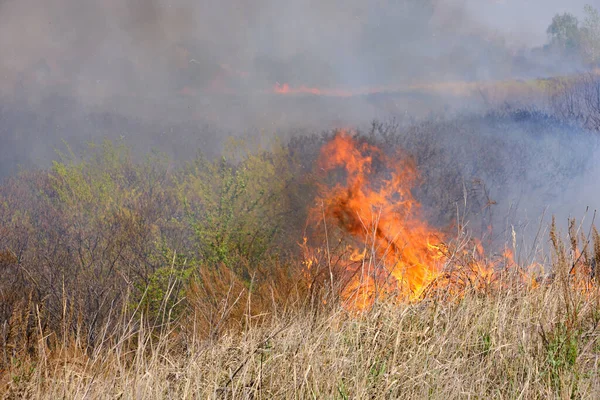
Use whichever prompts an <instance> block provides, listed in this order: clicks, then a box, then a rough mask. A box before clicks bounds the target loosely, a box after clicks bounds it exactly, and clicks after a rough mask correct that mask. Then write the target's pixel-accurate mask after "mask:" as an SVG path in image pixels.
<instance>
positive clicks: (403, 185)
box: [0, 132, 600, 398]
mask: <svg viewBox="0 0 600 400" xmlns="http://www.w3.org/2000/svg"><path fill="white" fill-rule="evenodd" d="M388 138H390V137H389V136H388ZM372 139H373V138H367V137H365V136H361V135H353V136H350V135H349V134H348V133H347V132H337V133H335V134H333V135H330V136H328V137H326V140H323V141H322V143H319V146H318V148H319V150H318V152H317V154H315V155H314V156H315V157H314V160H315V168H310V170H307V168H306V167H305V166H304V164H297V163H296V162H295V156H294V154H293V152H292V151H285V148H276V149H274V150H272V151H270V152H260V153H259V154H246V155H243V154H242V155H240V153H239V152H238V153H236V152H235V151H234V152H232V155H231V158H230V159H229V161H228V160H227V159H225V158H223V159H220V160H215V161H211V160H207V159H205V158H203V157H199V158H198V159H196V160H195V161H194V162H193V163H190V164H189V165H187V166H186V167H185V168H183V169H180V170H176V171H173V169H172V168H171V167H170V166H169V165H168V164H162V163H161V162H158V161H157V160H154V162H149V163H146V164H143V165H141V164H137V163H135V162H134V161H133V160H132V159H131V158H130V157H129V156H128V153H127V152H126V151H125V149H123V148H114V147H112V146H111V145H109V144H106V145H105V146H104V148H103V150H102V151H101V152H99V153H95V155H94V156H93V157H91V158H90V159H89V160H88V161H84V162H81V163H77V162H73V161H69V162H60V163H56V164H55V165H54V168H53V169H52V171H50V172H49V173H44V172H43V171H39V172H36V173H31V174H24V175H21V176H20V177H19V178H15V179H14V180H11V181H9V182H8V183H7V184H6V185H5V186H3V187H2V190H1V191H0V196H2V202H0V221H2V223H1V224H0V245H2V247H3V248H6V250H2V248H0V250H1V251H0V268H1V270H0V272H1V273H2V276H3V277H5V278H6V279H5V280H4V281H3V282H2V283H1V284H2V285H3V286H0V287H1V288H2V292H1V295H2V300H3V301H2V308H0V312H1V313H2V314H1V316H2V327H1V331H0V333H1V334H2V336H1V337H0V339H1V340H2V342H1V343H2V353H1V355H0V356H1V359H0V361H1V364H0V366H1V368H2V372H1V374H0V377H1V379H2V380H1V381H0V384H1V385H2V386H1V388H2V390H3V395H4V397H6V398H20V397H30V398H52V397H57V396H59V397H63V398H64V397H67V398H97V397H111V398H112V397H116V398H140V397H141V398H186V397H201V398H204V397H211V398H256V397H259V398H261V397H264V398H272V397H275V398H289V397H294V398H305V397H312V398H330V397H336V398H338V397H339V398H364V397H375V398H415V397H419V398H420V397H429V398H441V397H446V398H448V397H450V398H462V397H465V396H471V395H472V396H479V397H501V398H504V397H511V398H513V397H523V398H539V397H552V396H554V397H561V398H562V397H576V398H579V397H589V398H594V397H597V395H598V394H600V385H599V384H598V379H597V376H598V365H597V352H598V350H599V349H600V347H599V346H600V343H598V332H597V328H598V324H599V323H600V292H599V286H598V285H597V282H596V281H597V277H598V274H597V271H596V266H597V265H598V262H600V261H599V260H600V236H599V235H598V233H597V232H596V231H595V229H591V230H590V232H589V233H588V234H584V233H583V232H582V229H580V228H578V227H577V225H576V223H575V222H574V221H572V220H571V221H570V222H569V226H568V232H567V234H568V239H567V240H563V239H562V234H561V233H560V232H559V230H558V228H557V225H556V223H553V224H552V227H551V230H550V244H551V251H550V253H549V254H547V255H546V256H547V257H544V254H540V256H542V257H541V258H540V260H538V261H537V262H534V260H527V261H526V262H522V261H519V260H517V261H515V259H514V257H513V253H514V250H515V249H516V247H517V245H516V240H515V238H514V236H513V241H512V243H510V244H508V243H507V244H505V245H504V246H500V247H498V246H496V247H494V246H495V244H494V243H492V242H491V241H490V242H489V243H484V240H482V239H481V238H476V237H474V236H473V235H472V234H471V232H470V230H469V229H467V223H466V222H465V221H464V220H463V219H458V218H457V219H456V220H454V221H453V223H452V224H450V225H449V226H442V227H440V226H436V225H435V224H434V223H432V222H430V221H429V220H428V218H427V217H426V213H425V212H424V210H423V206H422V205H421V203H420V202H419V200H418V198H417V196H416V195H415V193H414V192H415V188H417V187H418V185H420V184H421V183H422V179H421V177H420V170H419V167H418V162H417V159H416V158H413V157H411V156H409V155H408V154H407V153H406V152H404V151H402V150H399V147H395V148H394V149H385V147H384V146H382V145H376V144H375V143H373V140H372ZM392 139H393V138H392ZM288 150H289V149H288ZM390 150H393V151H390ZM444 189H445V188H442V190H444ZM34 194H35V196H34ZM490 204H491V203H490V202H488V204H486V205H485V207H488V206H489V205H490ZM485 232H487V230H485ZM303 236H304V240H300V243H301V246H300V247H299V248H298V246H296V245H295V243H296V242H298V241H299V239H301V238H302V237H303ZM290 238H292V239H293V240H290ZM548 272H551V274H549V273H548Z"/></svg>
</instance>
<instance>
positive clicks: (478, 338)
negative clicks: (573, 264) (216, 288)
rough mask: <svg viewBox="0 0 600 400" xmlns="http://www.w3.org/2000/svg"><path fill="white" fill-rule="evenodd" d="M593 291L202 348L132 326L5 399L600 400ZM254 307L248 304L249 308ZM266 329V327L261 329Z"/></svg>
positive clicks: (598, 299) (176, 335) (403, 308)
mask: <svg viewBox="0 0 600 400" xmlns="http://www.w3.org/2000/svg"><path fill="white" fill-rule="evenodd" d="M599 294H600V293H599V292H598V290H597V289H596V288H594V289H592V290H590V291H589V292H586V293H582V292H580V291H576V290H572V289H570V288H569V286H568V284H566V282H564V281H563V282H561V281H555V282H553V283H550V284H548V285H544V286H542V287H539V288H537V289H531V288H529V289H528V288H524V287H516V286H515V287H514V288H509V289H506V290H503V291H501V292H489V293H478V292H467V293H465V295H464V296H462V297H460V298H456V297H445V296H440V297H432V298H428V299H427V300H425V301H421V302H418V303H415V304H405V303H404V304H397V303H392V302H382V303H379V304H376V305H375V306H374V307H373V308H372V309H371V310H369V311H368V312H364V313H360V314H355V313H352V312H348V311H346V310H345V309H344V308H342V307H339V306H332V307H328V308H320V309H319V310H317V309H316V308H315V307H310V306H307V305H304V307H296V308H293V309H289V310H278V311H276V312H273V313H272V314H270V315H269V316H268V317H266V318H265V317H264V316H263V317H262V321H261V322H253V320H254V319H255V317H257V316H255V315H251V314H246V315H244V316H243V319H242V320H241V321H239V323H240V329H239V331H237V332H235V333H229V334H223V335H220V336H218V337H216V338H214V339H212V340H198V339H197V338H196V337H195V335H194V333H193V332H185V333H184V332H181V331H180V330H179V329H178V327H177V325H176V324H172V325H169V324H167V325H164V326H161V328H160V332H149V331H144V330H138V329H134V328H133V327H132V325H133V324H131V321H129V320H127V319H126V318H123V320H121V322H120V324H119V326H118V327H116V328H115V329H116V330H115V333H110V334H108V335H107V337H106V338H103V341H102V342H101V343H100V345H99V346H97V347H96V348H95V349H94V350H93V351H91V352H85V350H84V349H81V342H80V338H77V337H73V338H72V339H70V340H68V341H66V342H64V343H62V344H61V345H59V346H57V347H56V348H53V349H47V348H45V344H44V343H45V338H43V337H40V336H36V338H35V341H34V342H35V345H36V346H38V347H39V349H38V351H39V357H37V358H35V359H29V358H24V359H19V360H18V362H16V363H15V365H13V366H12V367H11V369H10V370H9V371H5V372H4V373H3V375H2V391H3V396H4V397H5V398H22V397H28V398H42V399H53V398H132V399H133V398H157V399H158V398H160V399H163V398H173V399H180V398H181V399H183V398H254V399H255V398H265V399H266V398H339V399H345V398H407V399H408V398H432V399H454V398H525V399H527V398H589V399H593V398H598V396H599V395H600V380H599V378H598V373H599V370H598V362H599V360H598V354H599V351H600V342H599V332H598V324H599V322H600V296H599ZM247 300H248V302H250V301H251V298H248V299H247ZM260 319H261V318H258V320H260Z"/></svg>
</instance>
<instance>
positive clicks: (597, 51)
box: [544, 4, 600, 67]
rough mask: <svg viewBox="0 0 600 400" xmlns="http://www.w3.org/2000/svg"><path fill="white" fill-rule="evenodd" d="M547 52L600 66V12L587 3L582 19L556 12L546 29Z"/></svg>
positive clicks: (591, 65) (545, 48)
mask: <svg viewBox="0 0 600 400" xmlns="http://www.w3.org/2000/svg"><path fill="white" fill-rule="evenodd" d="M546 33H547V34H548V43H547V44H546V45H545V46H544V50H545V51H547V52H552V53H558V54H560V55H562V56H565V57H578V58H580V59H581V60H582V61H583V62H584V63H585V64H586V65H588V66H590V67H599V66H600V12H599V11H598V9H597V8H595V7H593V6H591V5H589V4H588V5H586V6H585V7H584V17H583V20H582V21H580V20H579V19H578V18H577V17H576V16H574V15H573V14H570V13H563V14H556V15H555V16H554V18H553V19H552V23H551V24H550V25H549V26H548V29H547V30H546Z"/></svg>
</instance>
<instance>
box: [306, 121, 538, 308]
mask: <svg viewBox="0 0 600 400" xmlns="http://www.w3.org/2000/svg"><path fill="white" fill-rule="evenodd" d="M319 167H320V168H321V170H323V171H324V172H326V173H327V176H329V178H331V177H332V176H333V177H335V178H337V180H336V183H333V184H329V185H328V184H323V185H322V187H321V190H320V195H319V199H318V200H319V201H318V202H317V204H318V205H317V206H315V208H314V209H313V210H312V213H311V215H312V216H311V218H312V220H313V221H315V222H316V221H325V223H326V224H327V223H328V221H329V222H332V223H333V224H334V225H336V226H337V228H338V229H339V230H340V231H341V233H342V234H343V235H346V236H349V237H352V238H354V240H355V241H356V242H358V243H359V244H358V245H357V246H354V247H353V248H351V249H350V255H347V256H346V259H345V260H344V261H342V262H341V264H342V266H343V270H344V272H345V274H346V276H348V277H349V279H348V283H347V284H346V285H345V287H344V288H343V290H342V297H343V298H344V299H345V300H346V301H347V302H348V303H350V302H352V307H353V308H358V309H363V308H366V307H368V306H369V305H371V304H372V303H373V302H374V301H375V299H376V298H377V297H380V296H389V295H392V296H396V297H398V298H400V299H406V300H409V301H410V300H415V299H418V298H420V297H421V296H423V294H424V292H425V291H426V290H427V289H428V288H436V287H441V286H443V287H446V288H452V287H458V288H464V287H465V286H467V285H469V286H471V287H475V288H478V289H481V288H485V287H488V286H489V285H490V284H491V283H492V282H494V281H496V280H497V278H498V274H497V270H498V269H499V267H501V266H504V267H511V268H512V267H515V266H516V264H515V263H514V261H513V259H512V253H511V252H510V251H509V250H505V251H504V254H502V255H501V256H500V257H499V258H497V259H496V260H487V259H486V258H485V256H484V250H483V246H482V245H481V243H479V242H478V241H475V240H471V241H469V243H468V244H465V243H463V244H462V246H455V248H453V249H450V248H449V247H448V245H447V244H446V243H448V241H447V238H446V237H445V234H444V233H443V232H442V231H441V230H439V229H437V228H435V227H433V226H431V225H430V224H429V223H428V222H427V221H426V219H425V218H424V217H423V215H422V211H421V207H420V204H419V202H418V201H417V200H416V199H415V197H414V196H413V194H412V191H411V190H412V189H413V187H414V185H415V184H416V183H417V182H418V179H419V174H418V171H417V167H416V164H415V162H414V160H413V159H412V158H411V157H409V156H408V155H406V154H397V155H396V156H394V157H389V156H387V155H386V154H385V153H384V152H383V151H382V150H381V149H379V148H377V147H376V146H372V145H369V144H368V143H358V142H357V141H356V140H354V139H353V138H352V137H351V136H350V135H349V134H348V133H347V132H346V131H341V132H339V133H338V134H337V135H336V136H335V137H334V138H333V139H332V140H331V141H330V142H329V143H327V144H326V145H325V146H324V147H323V148H322V149H321V154H320V158H319ZM382 176H383V177H382ZM303 248H305V249H307V246H306V242H305V244H304V247H303ZM312 254H314V252H313V253H312ZM367 254H368V255H369V257H367ZM309 257H310V256H309ZM311 265H312V264H311ZM505 269H506V268H505ZM514 269H515V270H519V269H517V268H514ZM523 277H525V275H523ZM525 279H528V278H525Z"/></svg>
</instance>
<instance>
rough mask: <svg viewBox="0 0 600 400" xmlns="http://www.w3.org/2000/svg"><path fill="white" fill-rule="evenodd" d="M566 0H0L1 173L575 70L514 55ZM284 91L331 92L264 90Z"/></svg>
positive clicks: (355, 113)
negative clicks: (436, 89)
mask: <svg viewBox="0 0 600 400" xmlns="http://www.w3.org/2000/svg"><path fill="white" fill-rule="evenodd" d="M566 3H567V2H565V1H562V2H560V1H551V2H548V1H541V0H538V1H529V2H517V1H514V0H506V1H502V2H481V1H479V2H477V1H474V0H465V1H459V0H446V1H443V0H426V1H422V0H382V1H376V2H364V1H358V0H350V1H343V2H342V1H332V0H328V1H316V0H310V1H297V0H286V1H276V0H257V1H252V2H243V1H238V0H236V1H230V2H222V1H215V0H199V1H191V0H172V1H162V0H129V1H125V2H123V1H116V0H107V1H88V2H80V1H75V0H46V1H40V0H20V1H3V2H0V54H2V62H1V63H0V77H2V79H1V81H0V105H1V106H2V110H1V111H2V113H1V118H2V125H3V126H2V131H1V134H2V136H3V142H4V150H3V151H4V153H3V156H4V158H6V157H9V158H10V162H6V161H5V162H2V163H0V169H1V171H0V175H6V174H8V173H10V172H12V171H14V168H15V165H16V164H15V163H17V164H23V165H29V164H39V165H46V163H47V161H48V159H49V158H52V157H54V149H55V148H56V147H60V146H61V143H60V141H61V140H67V141H69V142H70V143H71V144H74V145H77V144H78V143H85V142H87V141H89V140H99V139H100V138H102V137H105V136H108V137H113V138H114V137H121V136H122V137H125V139H126V140H128V141H130V142H131V143H135V144H136V146H137V147H141V148H144V150H145V149H146V148H147V147H157V148H159V149H160V150H166V151H167V152H169V153H171V154H173V155H174V156H176V157H179V155H180V154H182V153H185V151H186V149H189V147H190V146H191V147H194V148H198V147H201V148H203V149H204V150H213V151H216V149H217V148H218V143H219V136H224V135H226V134H230V133H231V132H238V133H239V132H242V133H243V132H248V131H265V130H266V131H273V130H289V129H292V128H294V129H303V128H306V129H321V128H328V127H334V126H337V125H340V124H342V125H344V126H349V125H353V124H358V123H362V122H366V121H369V120H371V119H373V118H385V117H387V116H389V115H401V114H403V113H406V112H410V113H417V114H418V113H421V114H426V113H427V112H429V111H431V110H435V109H444V107H447V106H448V104H452V103H456V100H455V99H452V98H451V99H450V100H449V99H447V98H444V97H443V96H439V95H436V96H423V95H420V94H414V93H412V92H410V91H408V89H406V88H410V87H412V86H414V85H423V84H427V83H431V82H448V81H480V80H491V79H506V78H528V77H539V76H550V75H552V74H558V73H565V72H569V71H573V70H576V69H577V68H578V66H577V65H564V64H560V63H549V64H548V63H543V62H539V63H538V62H536V61H535V60H530V59H527V58H526V57H525V58H523V57H516V55H517V54H519V51H520V49H521V48H522V47H523V46H530V45H536V44H539V43H540V42H542V41H543V40H542V38H543V36H544V35H545V27H546V26H547V25H548V23H549V22H550V20H551V16H552V15H553V14H554V13H556V12H562V11H570V12H574V13H577V12H578V11H579V10H580V9H581V4H580V3H581V2H579V1H575V2H568V5H567V4H566ZM518 21H521V22H518ZM523 21H527V23H526V24H525V23H524V22H523ZM515 24H518V25H519V26H521V25H522V26H525V27H526V28H523V29H519V27H518V26H516V25H515ZM515 35H517V36H518V37H519V40H518V41H517V42H515V41H514V40H512V38H514V36H515ZM283 84H287V85H289V87H290V88H302V87H305V88H319V89H320V90H324V91H327V90H329V91H331V92H332V93H334V95H333V96H302V95H299V96H291V97H287V96H281V95H278V94H276V93H275V92H274V88H275V87H277V85H283ZM371 88H378V89H377V90H375V91H376V92H382V91H383V92H386V91H389V92H391V94H390V93H387V94H386V93H383V94H376V93H372V91H373V90H372V89H371ZM403 88H404V89H403ZM403 90H405V91H404V92H403ZM340 92H343V93H346V92H351V93H352V92H354V93H362V94H363V95H362V96H337V94H338V93H340ZM365 93H366V95H365ZM194 127H198V128H197V131H194ZM182 149H183V150H182ZM180 152H181V153H180ZM184 155H185V154H184Z"/></svg>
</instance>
